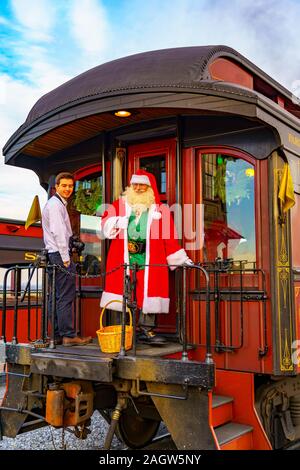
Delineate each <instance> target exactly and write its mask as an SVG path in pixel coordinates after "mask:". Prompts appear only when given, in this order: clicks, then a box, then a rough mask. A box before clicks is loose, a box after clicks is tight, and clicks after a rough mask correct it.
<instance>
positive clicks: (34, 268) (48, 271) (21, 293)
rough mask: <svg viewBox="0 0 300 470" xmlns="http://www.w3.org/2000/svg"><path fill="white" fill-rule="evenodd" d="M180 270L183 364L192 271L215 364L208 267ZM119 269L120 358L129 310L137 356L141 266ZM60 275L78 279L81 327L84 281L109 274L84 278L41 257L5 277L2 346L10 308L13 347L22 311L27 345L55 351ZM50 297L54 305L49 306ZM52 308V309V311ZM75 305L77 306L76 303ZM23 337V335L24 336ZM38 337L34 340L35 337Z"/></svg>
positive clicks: (208, 351) (208, 357)
mask: <svg viewBox="0 0 300 470" xmlns="http://www.w3.org/2000/svg"><path fill="white" fill-rule="evenodd" d="M153 266H154V267H159V266H160V267H169V265H166V264H164V265H162V264H159V265H158V264H155V265H153V264H152V265H151V267H153ZM176 267H177V269H178V270H179V271H180V270H181V273H182V289H181V291H180V292H176V295H178V296H180V295H181V296H182V299H181V309H180V312H179V313H180V319H181V321H180V323H179V324H180V331H179V338H181V342H182V360H184V361H185V360H187V359H188V353H187V350H188V338H187V315H188V300H187V295H189V281H188V278H187V273H188V272H189V273H190V272H191V271H193V272H197V276H198V277H199V278H201V279H202V285H203V288H202V291H203V292H204V296H205V316H206V344H205V347H206V362H207V363H211V362H212V354H211V318H210V295H211V291H210V276H209V274H208V271H207V270H206V269H205V267H203V266H200V265H192V266H189V267H187V266H179V267H178V266H176ZM117 269H123V272H124V281H123V282H124V285H123V306H122V317H121V325H122V329H121V348H120V351H119V355H120V356H125V355H126V351H125V324H126V312H127V307H130V308H131V309H132V312H133V315H132V318H133V348H132V350H131V352H130V354H131V355H132V354H133V355H135V354H136V318H137V314H138V307H137V297H136V276H137V271H138V269H139V268H138V266H137V265H133V266H130V269H129V266H128V265H126V264H124V265H120V266H118V267H116V268H115V269H114V270H113V271H115V270H117ZM58 271H64V272H66V273H67V274H68V275H70V276H75V277H76V280H77V281H76V282H77V287H78V289H77V295H78V296H79V308H78V309H75V311H74V324H75V325H77V324H78V320H79V321H81V318H78V315H79V316H80V317H81V315H82V313H81V306H80V304H81V293H80V289H81V279H82V278H88V277H93V278H95V277H99V278H100V277H104V276H105V275H107V274H109V273H100V274H99V275H96V276H95V275H93V276H88V275H83V276H82V275H81V274H80V269H77V271H76V273H71V272H70V271H68V270H66V269H65V268H64V267H62V266H60V265H52V264H50V263H49V262H48V260H47V257H46V254H45V253H42V254H41V256H40V257H39V259H38V262H37V263H36V264H35V265H31V266H14V267H12V268H9V269H8V270H7V271H6V273H5V276H4V282H3V302H2V312H1V315H2V331H1V338H0V340H1V341H3V342H6V341H7V328H8V322H7V312H8V308H9V309H10V310H11V308H12V307H13V310H14V313H13V331H12V332H11V331H10V334H9V337H10V338H11V339H10V341H11V343H12V344H17V343H18V342H19V336H20V331H19V329H20V328H19V322H20V315H21V314H22V310H24V309H26V310H27V341H28V342H34V343H35V344H36V343H38V342H39V345H40V346H42V345H44V346H46V347H49V348H51V349H55V348H56V345H55V338H54V321H55V309H56V277H57V272H58ZM12 272H13V274H14V291H13V293H12V295H11V296H10V305H9V306H8V302H7V296H8V293H9V288H8V277H9V275H10V273H12ZM25 272H26V274H27V277H28V282H27V285H26V287H25V288H24V289H22V288H20V286H21V284H22V283H21V277H22V274H24V273H25ZM50 296H51V302H49V300H50ZM49 305H50V306H51V308H50V311H49ZM75 305H76V302H75ZM34 309H35V335H32V330H33V328H32V319H33V310H34ZM21 333H22V337H24V331H22V332H21ZM33 336H35V337H33Z"/></svg>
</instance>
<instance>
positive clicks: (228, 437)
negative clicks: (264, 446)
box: [215, 423, 253, 446]
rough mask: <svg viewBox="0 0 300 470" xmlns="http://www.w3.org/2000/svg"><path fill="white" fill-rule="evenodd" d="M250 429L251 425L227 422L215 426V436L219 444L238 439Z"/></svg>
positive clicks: (251, 428)
mask: <svg viewBox="0 0 300 470" xmlns="http://www.w3.org/2000/svg"><path fill="white" fill-rule="evenodd" d="M252 431H253V427H252V426H248V425H246V424H239V423H227V424H223V425H222V426H219V427H218V428H215V433H216V437H217V439H218V442H219V444H220V446H222V445H224V444H227V443H228V442H231V441H233V440H236V439H239V438H240V437H242V436H244V435H245V434H247V433H250V432H252Z"/></svg>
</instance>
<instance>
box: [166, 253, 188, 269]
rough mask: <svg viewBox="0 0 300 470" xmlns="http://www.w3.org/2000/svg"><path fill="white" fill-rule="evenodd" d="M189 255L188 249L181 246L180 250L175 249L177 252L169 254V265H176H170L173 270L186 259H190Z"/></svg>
mask: <svg viewBox="0 0 300 470" xmlns="http://www.w3.org/2000/svg"><path fill="white" fill-rule="evenodd" d="M188 259H189V257H188V255H187V254H186V251H185V250H184V249H183V248H181V249H180V250H178V251H175V253H172V254H171V255H169V256H167V262H168V264H169V265H172V264H173V265H175V266H170V269H171V271H173V270H174V269H176V266H182V265H183V264H184V263H185V262H186V260H188Z"/></svg>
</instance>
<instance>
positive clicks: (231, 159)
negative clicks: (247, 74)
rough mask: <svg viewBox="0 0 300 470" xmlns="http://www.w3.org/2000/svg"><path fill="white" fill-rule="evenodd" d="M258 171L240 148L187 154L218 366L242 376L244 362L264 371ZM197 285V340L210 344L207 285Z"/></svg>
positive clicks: (196, 251)
mask: <svg viewBox="0 0 300 470" xmlns="http://www.w3.org/2000/svg"><path fill="white" fill-rule="evenodd" d="M258 168H259V166H258V163H257V162H256V161H255V160H254V159H253V158H251V157H250V156H249V155H246V154H244V153H243V152H239V151H236V150H233V149H225V148H224V149H221V148H218V149H212V148H207V149H204V148H203V149H197V148H194V149H186V150H185V152H184V159H183V169H184V174H185V175H186V176H187V177H186V178H184V181H183V197H184V203H185V204H186V203H189V204H191V205H192V206H193V207H194V216H193V220H192V224H193V229H194V232H195V233H197V234H198V237H196V238H197V240H195V241H194V245H193V244H192V245H191V248H192V250H190V251H189V254H190V256H191V258H193V260H194V261H201V262H203V263H204V265H205V266H206V268H207V269H208V271H209V272H210V283H211V291H213V293H214V296H213V299H214V301H213V302H211V320H212V341H213V344H214V351H215V352H216V353H217V354H216V355H215V360H216V363H217V366H218V367H225V368H232V369H238V368H241V370H242V369H243V367H244V365H245V360H246V362H247V365H248V366H247V367H248V369H249V370H257V369H258V370H260V366H261V361H260V359H259V357H260V352H263V346H264V345H265V337H264V324H263V322H264V317H265V312H264V310H263V309H264V307H265V303H264V299H263V292H264V289H263V286H264V276H263V272H262V270H260V269H259V265H260V260H259V259H258V254H257V253H258V249H257V247H258V246H259V244H258V240H259V239H260V237H259V235H258V230H259V227H258V225H259V224H258V213H259V205H260V203H259V195H260V192H259V190H258V188H259V182H258V175H259V171H258V175H257V174H256V173H257V170H258ZM191 175H192V176H191ZM199 232H200V236H199ZM186 241H187V240H186ZM187 245H188V244H187V243H186V247H187V248H188V246H187ZM193 282H194V286H193V288H194V289H195V294H194V297H193V302H192V306H191V316H190V335H191V338H190V339H191V341H192V342H193V343H194V344H195V343H196V344H200V345H204V344H205V331H206V325H205V319H204V316H203V315H201V309H200V311H199V304H204V302H202V301H203V296H202V297H201V289H202V288H203V285H201V284H199V283H198V285H196V284H197V282H198V280H197V279H194V280H193ZM196 291H197V292H198V293H196ZM211 298H212V297H211Z"/></svg>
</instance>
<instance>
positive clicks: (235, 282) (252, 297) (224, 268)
mask: <svg viewBox="0 0 300 470" xmlns="http://www.w3.org/2000/svg"><path fill="white" fill-rule="evenodd" d="M201 266H203V267H204V268H205V270H206V272H207V273H208V275H209V278H210V295H209V298H210V302H211V303H212V305H213V315H214V325H215V326H214V337H215V342H214V344H213V345H212V346H213V347H214V349H215V351H216V352H225V351H235V350H238V349H241V348H242V347H243V346H244V317H245V308H244V306H245V302H261V305H262V323H263V327H262V329H263V347H262V348H260V349H259V355H260V356H265V355H266V353H267V352H268V341H267V310H266V308H267V305H266V301H267V292H266V275H265V272H264V271H263V270H262V269H260V268H257V267H256V265H255V263H248V262H247V261H245V260H239V261H233V260H232V259H225V260H221V259H217V260H215V261H214V262H209V263H208V262H206V263H203V264H201ZM205 294H206V293H205V289H203V286H202V285H201V280H200V279H199V278H196V281H195V283H194V287H193V289H192V290H191V291H190V297H191V299H192V300H194V301H201V300H204V299H205V298H206V297H205ZM200 303H201V302H199V308H200ZM222 307H223V308H222ZM234 308H235V309H234ZM237 308H238V309H239V319H238V321H237V320H235V321H234V320H233V317H234V315H233V311H234V310H235V312H236V310H237ZM222 313H223V321H222ZM224 316H226V322H225V321H224ZM225 323H226V326H225ZM237 330H238V340H237V334H236V331H237ZM234 331H235V335H234ZM200 336H201V333H200ZM234 336H235V339H234ZM200 345H202V346H203V345H205V343H202V344H200Z"/></svg>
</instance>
